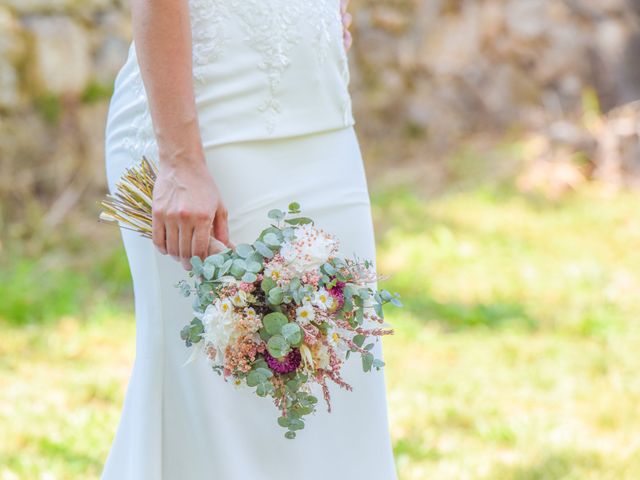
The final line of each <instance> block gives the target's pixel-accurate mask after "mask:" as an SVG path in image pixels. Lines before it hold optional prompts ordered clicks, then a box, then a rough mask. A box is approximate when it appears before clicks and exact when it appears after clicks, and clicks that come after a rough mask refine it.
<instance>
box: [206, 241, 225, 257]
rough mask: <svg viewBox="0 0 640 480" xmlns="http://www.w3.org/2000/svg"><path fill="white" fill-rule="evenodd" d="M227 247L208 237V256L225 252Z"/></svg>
mask: <svg viewBox="0 0 640 480" xmlns="http://www.w3.org/2000/svg"><path fill="white" fill-rule="evenodd" d="M226 248H227V246H226V245H225V244H224V243H222V242H221V241H220V240H218V239H217V238H214V237H209V255H215V254H216V253H219V252H222V251H223V250H226Z"/></svg>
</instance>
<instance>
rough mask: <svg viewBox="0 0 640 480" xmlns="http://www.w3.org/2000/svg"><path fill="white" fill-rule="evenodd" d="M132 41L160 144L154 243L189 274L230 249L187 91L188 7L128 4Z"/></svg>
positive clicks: (172, 0)
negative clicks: (198, 260)
mask: <svg viewBox="0 0 640 480" xmlns="http://www.w3.org/2000/svg"><path fill="white" fill-rule="evenodd" d="M131 8H132V19H133V37H134V43H135V48H136V54H137V57H138V63H139V65H140V71H141V75H142V79H143V82H144V85H145V90H146V92H147V97H148V101H149V110H150V113H151V117H152V120H153V127H154V131H155V134H156V139H157V141H158V148H159V156H160V158H159V159H158V161H159V163H160V172H159V176H158V179H157V181H156V186H155V189H154V195H153V243H154V244H155V245H156V247H157V248H158V249H159V250H160V251H161V252H162V253H164V254H167V253H168V254H169V255H171V256H173V257H174V258H175V259H176V260H180V261H182V263H183V265H184V266H185V268H190V266H189V259H190V258H191V257H192V256H193V255H196V256H200V257H205V256H206V255H207V254H210V253H213V251H212V250H216V249H217V250H219V249H221V247H223V246H222V245H220V244H219V243H218V244H211V245H210V243H209V237H210V235H212V236H214V237H215V238H217V239H218V240H220V241H221V242H222V243H224V244H229V233H228V225H227V211H226V208H225V206H224V204H223V203H222V200H221V198H220V194H219V190H218V187H217V185H216V183H215V181H214V179H213V178H212V176H211V174H210V173H209V171H208V170H207V166H206V163H205V157H204V151H203V148H202V139H201V137H200V128H199V125H198V116H197V110H196V104H195V98H194V91H193V73H192V63H191V62H192V60H191V58H192V57H191V55H192V50H191V49H192V45H191V26H190V20H189V6H188V1H187V0H132V1H131Z"/></svg>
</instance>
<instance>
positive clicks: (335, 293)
mask: <svg viewBox="0 0 640 480" xmlns="http://www.w3.org/2000/svg"><path fill="white" fill-rule="evenodd" d="M344 286H345V283H344V282H336V285H335V287H333V288H330V289H329V290H328V292H329V295H331V296H332V297H333V299H334V300H335V302H336V304H337V305H338V309H340V308H342V306H343V305H344V292H343V289H344Z"/></svg>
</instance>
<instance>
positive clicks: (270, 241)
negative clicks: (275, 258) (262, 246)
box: [262, 232, 280, 247]
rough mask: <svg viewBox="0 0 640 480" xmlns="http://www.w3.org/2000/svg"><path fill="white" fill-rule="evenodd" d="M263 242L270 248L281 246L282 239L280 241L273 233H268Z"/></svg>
mask: <svg viewBox="0 0 640 480" xmlns="http://www.w3.org/2000/svg"><path fill="white" fill-rule="evenodd" d="M262 240H263V241H264V243H266V244H267V245H269V246H270V247H278V246H280V239H278V236H277V235H276V234H275V233H273V232H269V233H267V234H266V235H265V236H264V238H263V239H262Z"/></svg>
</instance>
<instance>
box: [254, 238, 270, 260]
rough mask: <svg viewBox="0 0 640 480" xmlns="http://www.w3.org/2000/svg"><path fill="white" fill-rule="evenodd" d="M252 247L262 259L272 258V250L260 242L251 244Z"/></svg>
mask: <svg viewBox="0 0 640 480" xmlns="http://www.w3.org/2000/svg"><path fill="white" fill-rule="evenodd" d="M253 246H254V247H255V249H256V251H257V252H258V253H259V254H260V255H262V256H263V257H266V258H271V257H273V250H271V249H270V248H269V247H267V246H266V245H265V244H264V243H263V242H261V241H260V240H256V241H255V242H254V243H253Z"/></svg>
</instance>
